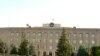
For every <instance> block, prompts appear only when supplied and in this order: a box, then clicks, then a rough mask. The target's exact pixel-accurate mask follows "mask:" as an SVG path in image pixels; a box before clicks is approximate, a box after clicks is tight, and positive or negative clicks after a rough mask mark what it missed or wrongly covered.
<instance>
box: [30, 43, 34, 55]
mask: <svg viewBox="0 0 100 56" xmlns="http://www.w3.org/2000/svg"><path fill="white" fill-rule="evenodd" d="M29 55H32V56H36V53H35V48H34V46H33V45H32V44H31V45H30V46H29Z"/></svg>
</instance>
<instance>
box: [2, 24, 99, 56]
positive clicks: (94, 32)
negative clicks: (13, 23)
mask: <svg viewBox="0 0 100 56" xmlns="http://www.w3.org/2000/svg"><path fill="white" fill-rule="evenodd" d="M63 28H64V29H65V31H66V35H67V38H68V39H69V42H70V44H71V46H72V48H73V51H74V52H77V51H78V48H79V46H80V45H84V46H85V47H86V48H90V47H92V46H99V45H100V28H76V27H61V25H60V24H55V23H52V22H51V23H47V24H43V26H42V27H31V26H29V27H5V28H0V38H1V39H2V40H3V42H5V43H6V44H7V46H8V49H10V45H11V44H14V45H15V46H16V47H19V45H20V43H21V40H22V39H23V38H22V37H21V35H22V33H23V32H25V33H27V35H26V36H27V39H28V41H29V42H30V43H32V44H34V46H35V50H36V53H37V56H47V55H51V56H55V51H56V49H57V44H58V40H59V38H60V36H61V33H62V30H63Z"/></svg>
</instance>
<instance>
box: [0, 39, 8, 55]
mask: <svg viewBox="0 0 100 56" xmlns="http://www.w3.org/2000/svg"><path fill="white" fill-rule="evenodd" d="M0 53H7V46H6V43H4V42H3V41H2V40H1V39H0Z"/></svg>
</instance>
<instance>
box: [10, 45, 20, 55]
mask: <svg viewBox="0 0 100 56" xmlns="http://www.w3.org/2000/svg"><path fill="white" fill-rule="evenodd" d="M10 54H18V52H17V48H16V47H15V46H12V49H11V52H10Z"/></svg>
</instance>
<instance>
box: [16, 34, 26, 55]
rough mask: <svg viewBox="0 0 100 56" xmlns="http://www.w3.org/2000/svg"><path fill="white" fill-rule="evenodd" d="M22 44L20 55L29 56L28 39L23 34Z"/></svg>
mask: <svg viewBox="0 0 100 56" xmlns="http://www.w3.org/2000/svg"><path fill="white" fill-rule="evenodd" d="M22 39H23V40H22V42H21V44H20V47H19V50H18V54H19V55H28V40H27V39H26V35H25V34H24V33H22Z"/></svg>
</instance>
